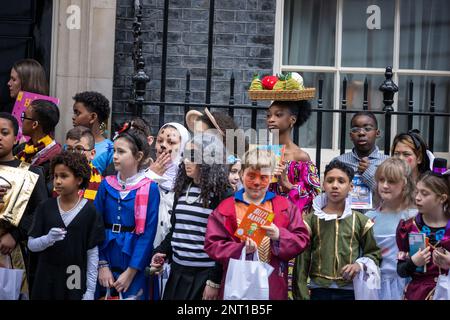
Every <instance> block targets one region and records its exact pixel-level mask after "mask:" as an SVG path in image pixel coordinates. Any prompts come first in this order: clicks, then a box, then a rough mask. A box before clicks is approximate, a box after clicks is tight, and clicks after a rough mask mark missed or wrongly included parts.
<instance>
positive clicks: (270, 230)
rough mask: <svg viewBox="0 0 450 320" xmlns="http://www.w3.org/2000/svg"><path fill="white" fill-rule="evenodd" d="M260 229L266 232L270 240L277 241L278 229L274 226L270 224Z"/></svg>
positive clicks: (278, 236) (278, 237)
mask: <svg viewBox="0 0 450 320" xmlns="http://www.w3.org/2000/svg"><path fill="white" fill-rule="evenodd" d="M261 229H264V230H266V236H268V237H269V238H270V239H271V240H274V241H277V240H279V239H280V229H278V227H277V226H276V225H275V224H273V223H272V224H271V225H270V226H261Z"/></svg>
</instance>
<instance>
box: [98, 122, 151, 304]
mask: <svg viewBox="0 0 450 320" xmlns="http://www.w3.org/2000/svg"><path fill="white" fill-rule="evenodd" d="M149 153H150V146H149V145H148V142H147V137H146V135H145V134H144V132H143V130H142V129H141V128H139V127H138V126H133V127H131V124H130V123H125V125H124V127H123V128H122V129H121V130H120V131H119V132H118V133H117V134H116V136H115V138H114V166H115V169H116V170H117V171H118V173H117V176H108V177H106V178H105V180H103V181H102V182H101V183H100V187H99V189H98V191H97V196H96V198H95V201H94V204H95V206H96V207H97V210H98V212H99V213H100V214H101V215H102V216H103V220H104V222H105V228H106V239H105V241H104V242H103V243H102V244H101V246H100V253H99V259H100V261H99V276H98V278H99V283H100V285H101V286H102V287H104V288H111V287H114V288H115V289H116V290H117V291H118V292H121V293H122V296H123V297H124V298H127V297H130V296H137V297H138V298H139V299H148V291H149V281H148V279H146V278H145V273H144V269H145V267H146V266H147V265H148V264H149V263H150V255H151V252H152V249H153V246H152V244H153V241H154V239H155V233H156V224H157V221H158V206H159V192H158V186H157V185H156V183H154V182H152V181H151V180H150V179H149V178H147V177H146V176H145V172H144V169H145V165H146V163H147V161H148V157H149Z"/></svg>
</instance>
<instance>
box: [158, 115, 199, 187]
mask: <svg viewBox="0 0 450 320" xmlns="http://www.w3.org/2000/svg"><path fill="white" fill-rule="evenodd" d="M167 126H171V127H174V128H175V129H177V131H178V133H179V134H180V137H181V142H180V148H179V151H178V154H176V155H173V156H172V162H171V163H170V165H169V167H168V168H167V170H166V172H164V174H163V176H162V177H163V178H164V180H163V182H161V183H159V185H160V186H161V187H162V188H163V189H165V190H172V189H173V184H174V182H175V178H176V176H177V173H178V167H179V165H180V162H181V159H182V157H183V151H184V147H185V146H186V143H187V142H188V141H189V140H190V139H191V134H190V133H189V131H188V130H187V129H186V128H185V127H184V126H182V125H181V124H179V123H176V122H169V123H166V124H165V125H163V126H162V127H161V128H160V129H159V131H158V134H159V133H160V132H161V130H162V129H164V128H165V127H167Z"/></svg>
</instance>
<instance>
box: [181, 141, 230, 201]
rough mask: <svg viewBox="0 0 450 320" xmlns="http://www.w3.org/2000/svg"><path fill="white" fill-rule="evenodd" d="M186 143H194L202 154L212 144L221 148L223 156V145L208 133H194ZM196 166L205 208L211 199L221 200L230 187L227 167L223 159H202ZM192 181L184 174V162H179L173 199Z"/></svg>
mask: <svg viewBox="0 0 450 320" xmlns="http://www.w3.org/2000/svg"><path fill="white" fill-rule="evenodd" d="M188 144H192V145H194V147H195V148H197V149H198V150H201V151H202V154H203V153H207V152H208V151H207V150H208V149H209V148H210V147H211V146H214V148H215V149H216V150H217V148H219V149H221V151H222V152H223V156H224V158H225V155H226V151H225V147H224V146H223V144H222V143H221V141H220V140H219V138H218V137H216V136H213V135H210V134H198V135H194V138H192V139H191V140H190V141H189V142H188ZM185 154H186V152H185ZM207 160H211V159H207ZM210 163H212V164H210ZM197 166H199V170H200V184H199V186H198V187H199V188H200V190H201V191H200V200H201V201H202V204H203V207H204V208H207V207H209V206H210V202H211V201H212V200H214V201H219V202H220V201H222V200H223V197H224V196H225V194H226V192H227V189H229V188H231V186H230V183H229V180H228V174H229V168H228V165H226V164H225V161H222V162H220V161H213V162H212V161H203V162H202V163H201V164H197ZM192 182H193V179H192V178H190V177H188V176H187V174H186V170H185V165H184V162H181V163H180V166H179V170H178V174H177V177H176V179H175V184H174V190H173V191H174V193H175V199H178V198H179V197H180V196H181V195H182V193H183V192H185V191H186V189H187V188H188V186H189V184H190V183H192ZM219 202H217V203H219Z"/></svg>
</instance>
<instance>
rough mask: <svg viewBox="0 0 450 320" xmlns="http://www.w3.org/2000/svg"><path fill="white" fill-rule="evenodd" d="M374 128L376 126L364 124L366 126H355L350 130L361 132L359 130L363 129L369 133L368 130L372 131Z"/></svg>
mask: <svg viewBox="0 0 450 320" xmlns="http://www.w3.org/2000/svg"><path fill="white" fill-rule="evenodd" d="M372 130H375V128H374V127H372V126H364V127H353V128H351V129H350V132H351V133H359V132H361V131H362V132H364V133H368V132H370V131H372Z"/></svg>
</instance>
